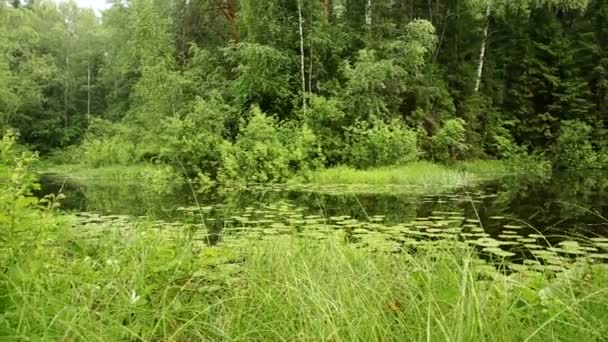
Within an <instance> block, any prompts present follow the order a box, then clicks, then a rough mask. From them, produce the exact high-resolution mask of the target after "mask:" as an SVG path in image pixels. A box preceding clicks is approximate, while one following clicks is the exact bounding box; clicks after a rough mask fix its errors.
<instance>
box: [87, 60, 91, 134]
mask: <svg viewBox="0 0 608 342" xmlns="http://www.w3.org/2000/svg"><path fill="white" fill-rule="evenodd" d="M90 122H91V62H87V123H90Z"/></svg>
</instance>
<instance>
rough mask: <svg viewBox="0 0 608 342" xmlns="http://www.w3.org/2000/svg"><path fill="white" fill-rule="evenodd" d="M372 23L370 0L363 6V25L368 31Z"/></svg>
mask: <svg viewBox="0 0 608 342" xmlns="http://www.w3.org/2000/svg"><path fill="white" fill-rule="evenodd" d="M372 21H373V20H372V0H367V3H366V4H365V25H367V28H368V29H369V28H371V27H372Z"/></svg>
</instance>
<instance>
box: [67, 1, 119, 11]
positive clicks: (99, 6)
mask: <svg viewBox="0 0 608 342" xmlns="http://www.w3.org/2000/svg"><path fill="white" fill-rule="evenodd" d="M55 1H57V2H61V1H64V0H55ZM75 1H76V3H77V4H78V5H79V6H80V7H90V8H93V9H96V10H103V9H106V8H108V7H109V6H108V5H107V4H106V0H75Z"/></svg>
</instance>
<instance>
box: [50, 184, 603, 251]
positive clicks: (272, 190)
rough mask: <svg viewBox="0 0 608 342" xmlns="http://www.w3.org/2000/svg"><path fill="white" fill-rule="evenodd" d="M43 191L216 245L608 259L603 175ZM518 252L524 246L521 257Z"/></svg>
mask: <svg viewBox="0 0 608 342" xmlns="http://www.w3.org/2000/svg"><path fill="white" fill-rule="evenodd" d="M41 184H42V190H41V191H40V193H39V195H46V194H51V193H58V192H62V193H63V194H64V195H65V196H66V197H65V199H63V200H62V201H61V207H62V209H63V210H65V211H68V212H76V213H79V212H80V213H87V214H84V215H85V216H86V215H91V214H90V213H95V215H101V216H103V215H106V216H107V215H114V216H116V215H127V216H129V217H132V218H139V217H146V218H153V219H154V220H159V222H169V223H170V222H185V223H190V224H198V226H199V227H201V226H203V224H202V223H204V227H205V228H206V231H207V232H209V233H210V234H209V236H212V237H213V238H212V239H211V240H213V241H218V240H220V239H221V236H222V235H223V234H229V232H231V231H233V230H234V231H238V230H245V231H247V230H249V231H250V232H254V231H256V230H257V231H259V232H265V234H280V233H281V232H282V231H285V230H286V229H287V228H288V227H291V228H293V227H295V228H296V229H298V230H302V229H303V228H302V227H306V228H309V227H312V228H314V231H315V233H314V234H322V232H323V231H327V230H331V228H340V229H342V228H344V229H346V230H347V232H348V234H349V236H350V238H351V239H352V241H355V242H356V241H363V239H362V238H358V236H365V237H369V236H373V237H374V238H375V239H377V238H378V237H379V236H380V235H381V236H382V238H383V239H385V240H388V241H390V243H391V245H390V246H393V244H396V243H401V244H403V243H406V244H407V243H413V242H412V241H417V240H418V239H441V238H449V237H454V236H457V237H458V238H459V239H465V240H469V239H471V241H472V243H473V244H477V245H478V247H479V248H480V249H482V250H483V249H484V248H485V250H487V251H491V252H494V251H499V252H500V251H501V250H504V251H509V252H507V253H508V254H511V252H513V251H515V252H516V253H515V254H518V255H521V256H523V257H524V258H528V257H530V256H531V253H532V254H534V255H535V256H537V257H538V256H544V257H546V256H547V253H548V252H546V249H547V248H548V249H549V250H551V249H553V251H550V253H552V254H551V257H553V256H556V255H569V256H577V255H580V254H582V253H587V252H590V253H594V254H595V255H597V256H598V258H602V259H604V260H606V259H608V254H607V253H606V252H608V238H607V237H608V220H607V219H606V217H608V177H606V175H604V174H601V173H585V174H578V175H554V176H553V177H552V178H551V179H545V180H542V181H541V180H527V179H522V178H519V179H504V180H501V181H493V182H488V183H484V184H481V185H479V186H477V187H472V188H463V189H457V190H450V191H443V192H440V193H432V194H430V193H429V194H425V193H421V192H420V191H415V193H413V192H411V191H408V192H403V191H397V190H395V191H383V193H381V194H373V193H370V192H369V191H364V192H360V191H359V190H357V189H353V188H349V187H345V186H343V187H338V186H335V187H326V188H317V189H316V190H314V191H313V190H310V189H306V188H302V187H300V188H299V189H297V190H295V189H293V188H291V189H289V188H286V187H281V186H256V187H251V188H248V189H245V190H239V191H237V190H230V191H224V192H218V191H215V192H208V193H200V194H196V198H195V195H193V192H192V191H191V189H190V188H189V187H188V186H185V187H183V188H179V189H175V190H173V191H169V192H167V193H163V194H159V193H156V192H153V191H151V190H149V189H147V188H146V186H145V184H116V183H112V182H104V180H102V179H95V180H91V181H87V182H74V181H70V179H66V178H65V177H60V176H57V175H43V176H42V177H41ZM197 203H198V205H197ZM86 217H89V216H86ZM291 228H290V229H291ZM370 232H373V234H365V233H370ZM389 233H390V234H389ZM312 236H315V235H312ZM583 237H585V238H593V239H595V241H596V244H597V245H592V246H589V245H584V244H583V245H581V246H579V245H577V243H576V242H571V241H573V240H574V241H576V240H577V239H579V240H580V239H581V238H583ZM560 243H562V246H561V247H560V245H559V244H560ZM573 244H574V245H573ZM537 245H538V246H542V249H543V252H539V251H538V250H537V249H540V248H541V247H537ZM522 246H527V247H526V248H524V249H525V251H524V249H522ZM555 246H557V247H555ZM574 247H576V248H574ZM499 248H500V249H499ZM579 248H583V251H582V252H581V250H579ZM518 251H519V252H518ZM543 253H545V254H543ZM505 256H506V255H505ZM509 256H511V255H509Z"/></svg>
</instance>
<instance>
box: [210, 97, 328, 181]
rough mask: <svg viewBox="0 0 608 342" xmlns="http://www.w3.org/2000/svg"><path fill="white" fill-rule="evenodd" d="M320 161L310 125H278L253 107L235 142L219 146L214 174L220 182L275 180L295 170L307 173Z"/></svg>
mask: <svg viewBox="0 0 608 342" xmlns="http://www.w3.org/2000/svg"><path fill="white" fill-rule="evenodd" d="M322 164H323V156H322V152H321V149H320V147H319V145H318V143H317V138H316V136H315V135H314V133H313V132H312V130H311V129H310V128H308V127H307V126H306V125H304V126H301V127H300V126H296V125H294V126H283V127H281V126H279V125H278V124H277V122H276V121H275V120H274V119H273V118H271V117H268V116H266V115H264V113H262V111H261V110H260V109H259V108H258V107H253V108H252V110H251V118H250V120H249V122H248V123H247V124H246V125H245V127H244V128H243V129H242V130H241V133H240V134H239V135H238V137H237V140H236V142H235V143H234V144H233V143H229V142H224V144H223V146H222V169H221V170H220V175H219V177H218V178H219V179H220V181H221V182H223V183H227V182H239V183H266V182H271V183H272V182H274V183H278V182H284V181H287V180H288V179H289V178H290V177H291V176H293V175H296V174H304V175H307V174H308V171H311V170H313V169H315V168H317V167H319V166H322Z"/></svg>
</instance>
